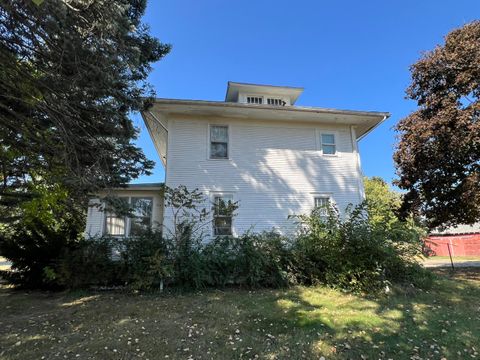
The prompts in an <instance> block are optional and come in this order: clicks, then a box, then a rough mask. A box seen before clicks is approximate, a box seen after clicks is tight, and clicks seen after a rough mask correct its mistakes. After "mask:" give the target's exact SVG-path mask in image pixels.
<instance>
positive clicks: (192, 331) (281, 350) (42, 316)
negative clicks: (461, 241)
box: [0, 270, 480, 360]
mask: <svg viewBox="0 0 480 360" xmlns="http://www.w3.org/2000/svg"><path fill="white" fill-rule="evenodd" d="M479 297H480V275H479V272H478V270H477V272H476V273H475V272H471V271H468V272H466V273H465V274H464V275H460V274H459V273H457V274H456V275H454V276H450V275H448V274H446V275H441V277H440V279H439V280H438V281H436V282H435V285H434V287H433V288H432V289H431V290H429V291H420V290H416V289H412V288H407V289H395V290H394V293H393V294H390V295H389V296H384V297H378V298H366V297H361V296H355V295H352V294H348V293H343V292H340V291H337V290H332V289H328V288H325V287H297V288H293V289H288V290H257V291H246V290H227V291H205V292H199V293H188V294H187V293H184V294H171V295H162V296H159V295H126V294H121V293H88V292H81V293H62V294H49V293H40V292H31V293H27V292H18V291H11V290H9V289H6V288H5V287H3V288H2V289H1V290H0V308H2V309H3V314H2V317H1V318H0V325H1V327H0V358H5V359H37V358H41V357H42V356H45V358H55V357H64V356H66V357H67V358H69V357H76V354H79V356H80V357H81V358H101V359H118V358H125V359H130V358H137V357H141V358H151V359H156V358H165V357H166V356H168V358H169V359H188V358H189V357H190V358H195V359H211V358H213V359H249V358H252V359H253V358H255V356H257V358H260V359H302V358H304V359H318V358H320V357H321V356H324V357H325V358H327V359H362V358H364V359H365V358H368V359H389V358H391V359H420V358H423V359H441V358H442V357H445V358H447V359H449V360H451V359H465V358H471V356H476V357H478V354H476V352H477V351H478V348H479V340H478V334H479V333H480V308H479V303H478V298H479Z"/></svg>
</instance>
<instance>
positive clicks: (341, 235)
mask: <svg viewBox="0 0 480 360" xmlns="http://www.w3.org/2000/svg"><path fill="white" fill-rule="evenodd" d="M295 218H296V219H297V221H298V226H299V229H300V232H299V235H298V237H297V238H296V240H295V241H294V245H293V249H292V252H293V257H294V264H295V269H296V276H297V278H298V279H299V282H300V283H304V284H317V283H325V284H328V285H330V286H334V287H339V288H342V289H347V290H350V291H356V292H375V291H378V290H380V289H384V288H386V287H387V286H388V285H390V284H391V283H408V284H413V285H416V286H428V284H429V282H430V280H431V275H430V273H429V272H427V271H426V270H424V269H423V268H422V267H421V266H420V265H419V264H418V261H417V257H418V256H420V254H421V245H422V243H421V238H422V236H423V231H422V229H421V228H419V227H418V226H417V225H416V224H415V223H414V222H413V220H412V221H410V222H409V221H404V222H402V221H396V222H394V223H388V224H387V223H372V222H371V221H370V220H369V216H368V203H367V202H364V203H362V204H360V205H358V206H356V207H353V208H352V207H350V208H349V209H347V211H346V214H345V216H343V217H341V216H340V215H339V213H338V211H336V210H335V209H333V208H330V209H314V210H313V211H312V212H311V213H310V214H307V215H299V216H295Z"/></svg>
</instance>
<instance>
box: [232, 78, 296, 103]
mask: <svg viewBox="0 0 480 360" xmlns="http://www.w3.org/2000/svg"><path fill="white" fill-rule="evenodd" d="M302 92H303V88H299V87H290V86H273V85H257V84H246V83H237V82H232V81H229V82H228V87H227V94H226V96H225V101H226V102H236V103H242V104H252V105H271V106H291V105H294V104H295V101H297V99H298V97H299V96H300V94H301V93H302Z"/></svg>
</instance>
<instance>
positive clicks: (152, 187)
mask: <svg viewBox="0 0 480 360" xmlns="http://www.w3.org/2000/svg"><path fill="white" fill-rule="evenodd" d="M162 186H163V183H143V184H127V186H126V187H119V188H114V189H113V190H129V191H130V190H139V191H140V190H160V189H161V188H162Z"/></svg>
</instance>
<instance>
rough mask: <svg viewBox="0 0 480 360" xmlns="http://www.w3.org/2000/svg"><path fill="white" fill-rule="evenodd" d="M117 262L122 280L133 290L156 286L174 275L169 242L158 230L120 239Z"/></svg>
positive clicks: (160, 287) (157, 287) (154, 287)
mask: <svg viewBox="0 0 480 360" xmlns="http://www.w3.org/2000/svg"><path fill="white" fill-rule="evenodd" d="M119 250H120V259H119V260H118V262H119V263H121V264H122V266H123V270H124V281H125V283H126V284H128V286H129V287H130V288H132V289H135V290H148V289H159V290H163V287H164V284H166V283H168V282H171V281H172V277H173V274H174V272H173V261H172V244H171V243H170V242H168V241H166V240H165V239H163V237H162V233H161V232H159V231H153V230H150V231H146V232H144V233H143V234H141V235H140V236H138V237H131V238H127V239H124V240H122V242H121V246H120V247H119Z"/></svg>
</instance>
